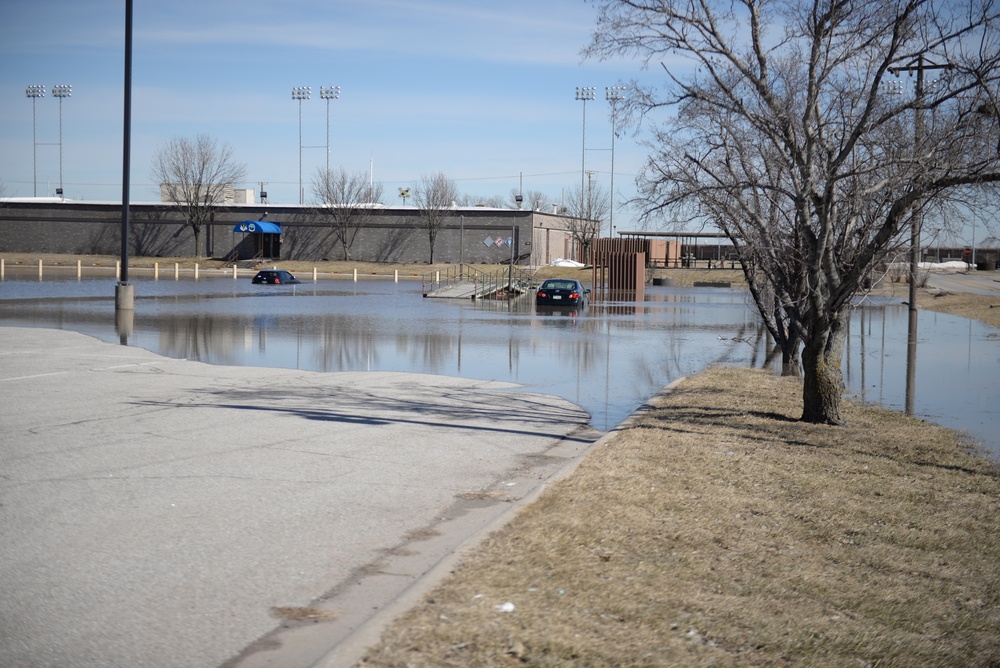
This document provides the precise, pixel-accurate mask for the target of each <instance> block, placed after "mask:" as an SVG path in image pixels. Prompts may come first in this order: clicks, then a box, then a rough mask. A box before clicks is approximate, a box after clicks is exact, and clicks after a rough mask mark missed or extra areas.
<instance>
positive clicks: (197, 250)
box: [191, 225, 201, 257]
mask: <svg viewBox="0 0 1000 668" xmlns="http://www.w3.org/2000/svg"><path fill="white" fill-rule="evenodd" d="M191 229H192V230H194V256H195V257H201V227H200V226H199V225H192V226H191Z"/></svg>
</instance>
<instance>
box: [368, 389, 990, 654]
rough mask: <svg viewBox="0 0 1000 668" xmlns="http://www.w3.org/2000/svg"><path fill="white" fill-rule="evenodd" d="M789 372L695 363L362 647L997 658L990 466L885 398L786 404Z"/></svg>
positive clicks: (793, 393)
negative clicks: (808, 420)
mask: <svg viewBox="0 0 1000 668" xmlns="http://www.w3.org/2000/svg"><path fill="white" fill-rule="evenodd" d="M800 391H801V390H800V386H799V384H798V383H797V382H796V381H794V380H788V379H782V378H775V377H772V376H769V375H766V374H765V373H763V372H757V371H751V370H744V369H714V370H710V371H708V372H706V373H704V374H702V375H700V376H698V377H696V378H693V379H689V380H688V381H686V382H685V383H684V384H682V385H681V386H680V388H678V389H677V390H676V391H675V392H673V393H672V394H670V395H669V396H667V397H666V399H665V400H664V401H663V403H662V405H660V406H658V407H657V408H656V409H655V410H653V411H651V412H650V413H648V414H647V415H645V416H644V417H643V418H642V419H641V420H640V421H639V422H638V423H637V424H636V425H635V426H633V427H631V428H629V429H627V430H625V431H623V432H621V433H619V434H618V435H616V436H615V437H614V438H612V439H610V440H609V441H606V442H605V443H604V444H602V445H601V446H600V447H598V448H597V449H595V450H594V451H592V452H591V453H590V454H589V455H588V457H587V459H586V460H585V461H584V462H583V463H582V464H581V466H580V468H579V469H578V470H577V471H576V472H575V473H574V474H573V475H572V476H571V477H569V478H567V479H565V480H563V481H562V482H560V483H559V484H557V485H555V486H553V488H551V489H550V490H549V491H548V492H547V493H546V494H544V495H543V496H542V497H541V498H540V499H539V500H538V501H537V502H536V503H535V504H533V505H532V506H530V507H528V508H526V509H525V510H524V511H522V512H521V513H520V514H519V516H518V517H517V518H515V520H514V521H513V522H511V523H510V524H509V525H507V526H506V527H505V528H504V529H502V530H500V531H498V532H497V533H495V534H494V535H492V536H491V537H490V538H489V539H488V540H487V541H486V542H485V543H484V544H483V545H482V546H481V547H480V548H479V549H478V550H477V551H476V553H475V554H474V555H472V556H470V557H469V558H468V559H467V560H466V561H465V562H464V563H463V564H462V565H461V566H460V567H459V568H458V569H457V570H456V571H455V573H454V574H453V576H452V577H451V578H449V579H448V580H447V581H445V582H444V583H443V584H442V585H441V586H439V587H438V588H437V589H436V590H434V591H433V592H432V593H431V594H430V595H429V596H428V597H427V598H426V600H425V601H424V602H423V603H422V604H421V605H419V606H418V607H417V608H415V609H414V610H412V611H411V612H409V613H408V614H406V615H405V616H404V617H403V618H402V619H400V620H398V621H397V623H396V624H395V625H394V626H393V627H392V628H391V629H390V630H389V631H387V632H386V634H385V635H384V636H383V639H382V642H381V643H380V645H378V646H377V647H376V648H373V649H372V650H371V651H370V652H369V654H368V656H367V657H366V658H365V659H364V660H363V661H362V663H361V665H365V666H405V665H416V666H471V665H475V666H507V665H531V666H566V665H574V666H626V665H627V666H663V665H714V666H736V665H739V666H746V665H768V666H770V665H778V664H789V665H801V664H810V665H901V666H902V665H906V666H912V665H920V666H957V665H962V666H987V665H996V664H997V662H1000V637H998V634H997V633H996V629H997V628H998V625H1000V532H998V529H997V513H998V510H1000V502H998V499H1000V493H998V492H1000V481H998V477H997V471H996V469H995V468H994V467H993V465H991V464H990V463H988V462H986V461H984V460H981V459H977V458H976V457H974V456H971V455H969V454H968V453H967V452H965V451H964V448H963V446H962V444H961V443H960V442H959V441H958V440H957V438H956V436H955V435H954V434H952V433H951V432H948V431H947V430H944V429H942V428H939V427H936V426H934V425H930V424H927V423H924V422H921V421H918V420H913V419H908V418H906V417H904V416H901V415H898V414H894V413H891V412H887V411H883V410H878V409H871V408H861V407H855V406H850V407H848V408H847V410H846V415H847V417H848V419H849V421H850V426H848V427H827V426H816V425H807V424H802V423H800V422H798V421H797V419H796V418H797V415H798V412H799V411H800V410H801V399H800V397H799V392H800ZM507 602H510V603H513V604H514V609H513V611H509V612H503V611H501V609H500V608H498V606H501V605H502V604H504V603H507ZM508 607H509V606H508Z"/></svg>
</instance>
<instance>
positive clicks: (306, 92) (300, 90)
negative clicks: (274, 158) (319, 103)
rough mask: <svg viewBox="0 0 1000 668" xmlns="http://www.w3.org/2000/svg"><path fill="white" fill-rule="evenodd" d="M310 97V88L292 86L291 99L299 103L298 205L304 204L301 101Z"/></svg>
mask: <svg viewBox="0 0 1000 668" xmlns="http://www.w3.org/2000/svg"><path fill="white" fill-rule="evenodd" d="M311 97H312V86H294V87H293V88H292V99H293V100H298V101H299V204H305V192H304V191H303V190H302V100H308V99H309V98H311Z"/></svg>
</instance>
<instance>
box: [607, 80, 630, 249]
mask: <svg viewBox="0 0 1000 668" xmlns="http://www.w3.org/2000/svg"><path fill="white" fill-rule="evenodd" d="M624 92H625V86H606V87H605V88H604V97H605V98H606V99H607V101H608V102H610V103H611V212H610V215H609V216H608V228H609V230H610V233H611V236H612V237H614V236H615V136H616V135H617V134H618V127H617V126H618V103H619V102H621V101H622V100H624V99H625V96H624V95H623V93H624Z"/></svg>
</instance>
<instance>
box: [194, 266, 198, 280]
mask: <svg viewBox="0 0 1000 668" xmlns="http://www.w3.org/2000/svg"><path fill="white" fill-rule="evenodd" d="M194 280H196V281H197V280H198V265H197V264H196V265H195V266H194Z"/></svg>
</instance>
